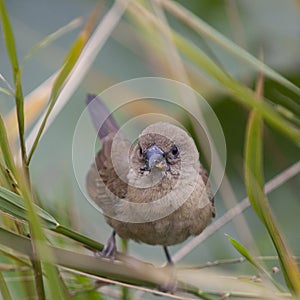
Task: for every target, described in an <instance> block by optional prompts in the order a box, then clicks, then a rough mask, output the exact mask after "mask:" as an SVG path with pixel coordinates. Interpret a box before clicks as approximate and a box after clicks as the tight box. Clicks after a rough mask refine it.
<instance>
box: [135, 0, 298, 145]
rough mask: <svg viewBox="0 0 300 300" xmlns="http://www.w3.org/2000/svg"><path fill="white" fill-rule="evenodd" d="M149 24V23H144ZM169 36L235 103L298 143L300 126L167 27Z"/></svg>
mask: <svg viewBox="0 0 300 300" xmlns="http://www.w3.org/2000/svg"><path fill="white" fill-rule="evenodd" d="M132 4H133V5H131V6H130V7H129V9H130V12H131V13H132V16H133V17H134V18H136V19H137V20H138V21H139V22H140V23H142V24H144V23H145V22H151V24H153V25H154V26H155V27H156V28H157V29H158V30H163V31H164V32H165V34H168V32H169V31H168V28H166V26H165V25H164V24H163V23H162V22H161V21H160V20H159V19H158V18H156V17H155V16H154V15H153V14H151V13H150V12H149V11H148V10H146V9H145V8H144V7H143V6H141V5H140V4H139V3H137V2H134V3H132ZM147 25H148V26H149V24H148V23H147ZM169 34H171V38H172V39H173V41H174V43H175V45H176V46H177V48H178V50H179V51H180V52H181V53H182V54H184V55H185V56H186V57H187V58H188V59H189V60H191V62H193V63H194V64H195V65H197V66H198V67H200V68H201V69H203V70H204V71H205V72H206V73H207V74H209V75H210V76H212V78H214V79H216V80H217V81H218V82H219V83H220V84H221V85H222V86H223V87H224V88H225V89H226V90H227V91H229V93H230V94H231V95H233V96H234V98H233V99H235V100H236V101H237V102H238V103H240V104H243V105H246V106H247V107H248V108H251V109H253V108H254V109H255V110H257V111H259V112H260V113H261V114H262V116H263V118H264V119H265V120H266V121H267V122H268V123H269V124H270V125H272V126H273V127H274V128H275V129H277V130H278V131H280V132H282V133H283V134H284V135H286V136H287V137H288V138H290V139H291V140H292V141H293V142H294V143H296V144H297V145H300V129H299V128H297V127H295V126H294V125H293V124H291V123H290V122H288V121H287V120H286V119H284V118H283V117H282V116H281V115H280V114H279V113H278V112H276V111H274V109H273V107H272V105H271V104H270V103H268V102H261V101H258V99H257V97H256V95H255V94H254V92H253V91H251V90H250V89H249V88H247V87H246V86H245V85H243V84H242V83H240V82H238V81H237V80H235V79H234V78H232V77H231V76H230V75H229V74H227V73H226V72H225V71H224V70H223V69H222V68H221V67H220V66H218V65H217V64H216V63H215V62H214V61H213V60H212V59H211V58H209V57H208V56H207V55H206V54H205V53H204V52H203V51H202V50H201V49H200V48H198V47H196V46H195V45H194V44H192V43H191V42H190V41H188V40H186V39H185V38H184V37H183V36H181V35H180V34H178V33H176V32H175V31H171V32H170V33H169Z"/></svg>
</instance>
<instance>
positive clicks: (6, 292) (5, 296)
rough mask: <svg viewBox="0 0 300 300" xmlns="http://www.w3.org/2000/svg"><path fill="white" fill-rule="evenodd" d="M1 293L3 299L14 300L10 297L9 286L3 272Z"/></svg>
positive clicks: (0, 282)
mask: <svg viewBox="0 0 300 300" xmlns="http://www.w3.org/2000/svg"><path fill="white" fill-rule="evenodd" d="M0 291H1V295H2V299H5V300H12V297H11V295H10V292H9V289H8V286H7V284H6V282H5V279H4V277H3V275H2V272H0Z"/></svg>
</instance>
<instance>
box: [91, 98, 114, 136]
mask: <svg viewBox="0 0 300 300" xmlns="http://www.w3.org/2000/svg"><path fill="white" fill-rule="evenodd" d="M86 105H87V107H88V110H89V113H90V116H91V119H92V122H93V124H94V127H95V128H96V130H97V131H98V136H99V138H100V140H103V139H104V138H105V137H106V136H107V135H109V134H111V133H117V132H118V130H119V126H118V124H117V122H116V120H115V119H114V117H113V116H112V114H111V113H110V112H109V111H108V109H107V107H106V106H105V104H104V103H103V102H102V101H101V100H100V99H99V98H98V97H97V96H96V95H93V94H88V95H87V97H86Z"/></svg>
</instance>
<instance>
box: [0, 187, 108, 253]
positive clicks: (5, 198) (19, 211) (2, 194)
mask: <svg viewBox="0 0 300 300" xmlns="http://www.w3.org/2000/svg"><path fill="white" fill-rule="evenodd" d="M0 200H1V201H0V210H2V211H3V212H5V213H7V214H9V215H12V216H14V217H15V218H18V219H20V220H24V221H27V222H28V215H27V209H26V208H25V206H24V199H22V198H21V197H20V196H19V195H17V194H15V193H13V192H11V191H9V190H7V189H5V188H4V187H1V186H0ZM34 209H35V211H36V214H37V215H38V216H39V218H41V220H42V221H43V225H44V226H45V227H46V228H47V229H50V230H52V231H54V232H57V233H60V234H62V235H64V236H66V237H68V238H70V239H72V240H74V241H77V242H79V243H81V244H83V245H85V246H86V247H89V248H91V249H94V250H98V251H101V250H102V249H103V245H102V244H100V243H98V242H96V241H94V240H92V239H90V238H88V237H87V236H85V235H82V234H80V233H78V232H76V231H74V230H72V229H70V228H67V227H64V226H62V225H60V224H59V223H58V222H57V221H56V219H55V218H54V217H53V216H51V215H50V214H49V213H48V212H46V211H45V210H43V209H42V208H40V207H38V206H37V205H34Z"/></svg>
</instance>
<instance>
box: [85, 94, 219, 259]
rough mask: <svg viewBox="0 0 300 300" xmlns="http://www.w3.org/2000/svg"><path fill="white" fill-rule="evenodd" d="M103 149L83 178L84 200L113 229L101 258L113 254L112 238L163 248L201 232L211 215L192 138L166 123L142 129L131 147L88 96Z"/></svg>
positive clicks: (211, 201)
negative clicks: (98, 210) (89, 201)
mask: <svg viewBox="0 0 300 300" xmlns="http://www.w3.org/2000/svg"><path fill="white" fill-rule="evenodd" d="M86 102H87V105H88V109H89V112H90V115H91V118H92V121H93V123H94V126H95V128H96V129H97V131H98V137H99V138H100V140H101V143H102V149H101V150H100V151H99V152H98V154H97V155H96V158H95V162H94V163H93V164H92V166H91V168H90V170H89V172H88V174H87V178H86V187H87V192H88V194H89V196H90V197H91V198H92V200H93V201H94V202H95V203H96V204H97V205H98V206H99V207H100V208H101V209H102V211H103V214H104V216H105V218H106V221H107V223H108V224H109V225H110V226H111V227H112V228H113V233H112V236H111V237H110V238H109V240H108V242H107V244H106V246H105V247H104V249H103V251H102V254H103V255H105V256H113V255H114V254H115V253H116V243H115V235H116V234H118V235H119V236H120V237H121V238H124V239H132V240H134V241H137V242H143V243H146V244H150V245H162V246H163V247H164V251H165V254H166V257H167V261H168V263H169V264H172V259H171V256H170V254H169V252H168V249H167V246H170V245H175V244H178V243H181V242H183V241H185V240H186V239H187V238H188V237H189V236H195V235H198V234H200V233H201V232H202V231H203V230H204V228H205V227H206V226H207V225H208V224H209V223H210V222H211V219H212V217H214V216H215V207H214V199H213V195H212V192H211V190H210V186H209V182H208V176H207V172H206V170H205V169H204V168H203V167H202V165H201V164H200V162H199V153H198V151H197V148H196V146H195V143H194V141H193V139H192V138H191V137H190V136H189V135H188V134H187V133H186V132H185V131H184V130H183V129H181V128H179V127H177V126H175V125H172V124H169V123H163V122H159V123H154V124H151V125H150V126H148V127H147V128H145V129H144V130H143V131H142V133H141V134H140V135H139V137H138V140H137V142H136V144H135V145H131V143H130V142H129V141H128V140H126V139H125V138H124V137H123V135H122V133H121V132H120V131H119V127H118V125H117V123H116V121H115V120H114V118H113V117H112V116H111V115H110V114H109V112H108V110H107V108H106V107H105V105H104V104H103V103H102V102H101V101H100V99H99V98H97V97H96V96H94V95H88V96H87V101H86Z"/></svg>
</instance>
